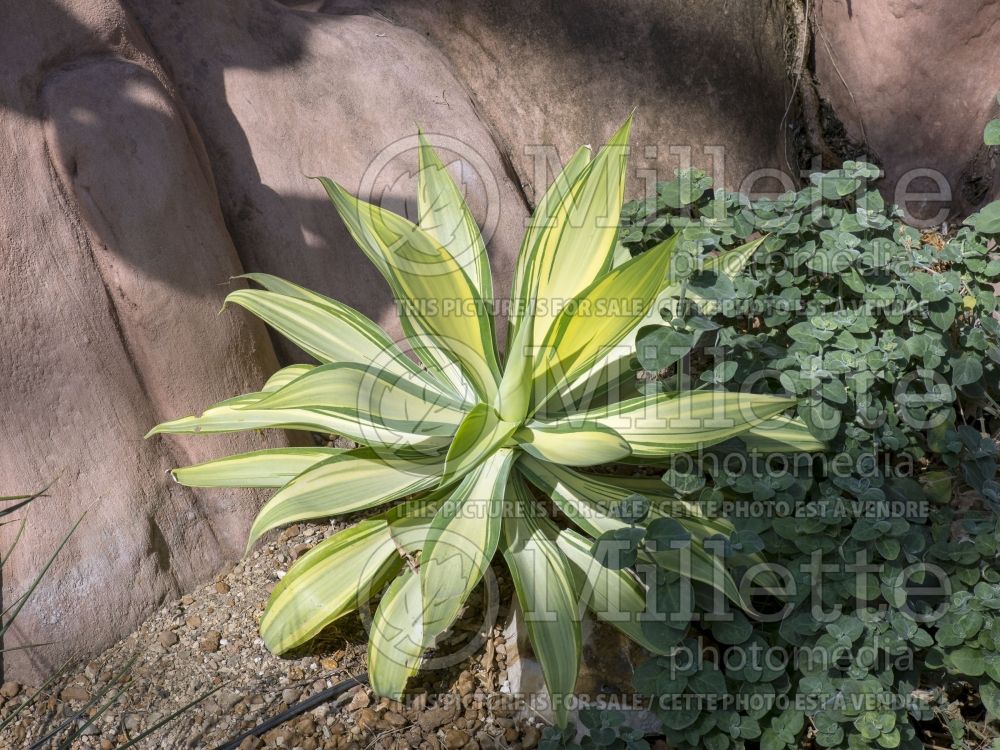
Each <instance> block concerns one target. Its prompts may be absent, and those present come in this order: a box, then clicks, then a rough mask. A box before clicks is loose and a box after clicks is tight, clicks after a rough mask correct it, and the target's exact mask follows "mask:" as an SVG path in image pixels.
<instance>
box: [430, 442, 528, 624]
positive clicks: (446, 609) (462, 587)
mask: <svg viewBox="0 0 1000 750" xmlns="http://www.w3.org/2000/svg"><path fill="white" fill-rule="evenodd" d="M513 461H514V453H513V451H511V450H510V449H508V448H501V449H500V450H498V451H496V452H495V453H494V454H493V455H492V456H490V457H489V458H488V459H487V460H486V461H484V462H483V463H482V464H480V465H479V466H478V467H477V468H476V469H475V470H473V471H472V472H470V473H469V474H468V475H467V476H466V477H465V479H463V480H462V483H461V484H460V485H459V486H458V487H457V488H456V489H455V491H454V492H453V493H452V494H451V496H450V497H449V498H448V499H447V500H445V501H444V503H443V504H442V505H441V508H440V510H438V512H437V515H435V516H434V520H433V521H432V523H431V530H430V536H429V537H428V540H427V544H426V546H425V547H424V551H423V553H422V554H421V560H420V587H421V596H422V597H423V603H424V611H423V618H424V620H423V628H424V640H425V642H426V643H431V642H432V641H433V640H434V639H436V638H437V637H438V636H439V635H441V634H442V633H443V632H444V631H446V630H447V629H448V628H450V627H451V625H452V623H453V622H454V621H455V619H456V618H457V617H458V613H459V612H460V611H461V609H462V606H463V605H464V604H465V600H466V599H467V598H468V596H469V594H470V593H471V592H472V590H473V589H474V588H475V587H476V585H477V584H478V583H479V581H480V579H481V578H482V577H483V573H484V572H485V571H486V568H487V567H489V564H490V560H491V559H492V558H493V553H494V552H495V551H496V548H497V542H498V541H499V539H500V525H501V517H502V514H503V489H504V487H505V486H506V484H507V476H508V474H509V473H510V467H511V465H512V464H513Z"/></svg>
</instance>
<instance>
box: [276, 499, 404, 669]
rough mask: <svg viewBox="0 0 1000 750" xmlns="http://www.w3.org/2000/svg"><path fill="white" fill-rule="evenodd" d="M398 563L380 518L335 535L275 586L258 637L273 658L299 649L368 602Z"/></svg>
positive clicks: (386, 525)
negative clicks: (333, 623) (261, 639)
mask: <svg viewBox="0 0 1000 750" xmlns="http://www.w3.org/2000/svg"><path fill="white" fill-rule="evenodd" d="M402 563H403V560H402V558H401V557H400V556H399V554H398V553H397V552H396V547H395V546H394V545H393V543H392V538H391V536H390V534H389V524H388V522H387V521H386V520H385V519H384V518H377V519H369V520H365V521H361V522H360V523H358V524H356V525H354V526H351V527H350V528H348V529H345V530H344V531H341V532H338V533H337V534H334V535H333V536H332V537H330V538H329V539H326V540H324V541H322V542H320V543H319V544H318V545H316V546H315V547H313V548H312V549H311V550H309V551H308V552H307V553H306V554H305V555H303V556H302V558H301V559H300V560H299V561H298V562H296V564H295V565H294V566H292V569H291V570H289V571H288V574H287V575H285V577H284V578H282V579H281V581H280V582H279V583H278V585H277V586H276V587H275V589H274V592H273V593H272V594H271V599H270V601H269V602H268V605H267V610H266V611H265V612H264V617H263V618H262V619H261V622H260V635H261V638H263V639H264V643H265V644H266V645H267V647H268V649H270V650H271V651H272V652H274V653H276V654H281V653H284V652H286V651H288V650H289V649H292V648H295V647H296V646H300V645H302V644H303V643H305V642H306V641H308V640H309V639H310V638H313V637H315V636H316V634H317V633H319V632H320V631H321V630H322V629H323V628H325V627H326V626H327V625H329V624H330V623H331V622H333V621H334V620H337V619H339V618H340V617H343V616H344V615H346V614H348V613H350V612H353V611H354V610H356V609H357V608H358V607H359V606H360V605H361V604H363V603H364V602H366V601H367V600H368V599H370V598H371V597H372V595H373V594H375V593H377V591H378V590H379V589H380V588H381V586H383V585H384V584H385V582H386V581H387V580H388V579H389V578H390V577H391V576H393V575H395V573H396V572H397V571H398V570H399V568H400V566H401V565H402Z"/></svg>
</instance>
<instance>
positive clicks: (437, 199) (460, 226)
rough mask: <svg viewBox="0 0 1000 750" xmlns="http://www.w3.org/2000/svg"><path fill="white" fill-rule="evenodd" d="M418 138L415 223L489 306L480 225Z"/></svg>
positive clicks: (429, 148)
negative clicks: (417, 218)
mask: <svg viewBox="0 0 1000 750" xmlns="http://www.w3.org/2000/svg"><path fill="white" fill-rule="evenodd" d="M419 137H420V152H419V159H420V172H419V173H418V175H417V213H418V215H419V216H420V220H419V221H418V222H417V224H418V225H419V226H420V228H421V229H423V230H424V231H425V232H427V234H429V235H430V236H431V237H433V238H434V239H436V240H437V241H438V244H440V245H441V247H443V248H444V249H445V250H447V251H448V252H449V253H451V256H452V257H453V258H454V259H455V260H456V261H458V265H459V266H461V267H462V269H463V270H464V271H465V273H466V274H468V276H469V279H470V280H471V281H472V283H473V285H474V286H475V288H476V291H477V292H478V293H479V296H480V298H481V299H482V300H483V301H484V302H486V303H492V302H493V276H492V274H491V272H490V261H489V256H488V255H487V254H486V244H485V243H484V242H483V237H482V235H481V234H480V232H479V226H478V225H477V224H476V220H475V219H474V218H473V217H472V214H471V213H470V212H469V207H468V206H467V205H466V203H465V199H464V198H463V197H462V193H461V192H460V191H459V189H458V186H457V185H456V184H455V181H454V180H452V178H451V175H449V174H448V170H447V169H445V166H444V164H443V163H442V162H441V159H440V158H439V157H438V155H437V153H436V152H435V151H434V148H433V147H432V146H431V144H430V143H428V142H427V139H426V138H424V134H423V133H421V134H420V136H419ZM490 322H491V323H492V320H491V321H490Z"/></svg>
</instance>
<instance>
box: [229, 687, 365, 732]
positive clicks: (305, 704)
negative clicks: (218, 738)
mask: <svg viewBox="0 0 1000 750" xmlns="http://www.w3.org/2000/svg"><path fill="white" fill-rule="evenodd" d="M367 684H368V673H367V672H362V673H361V674H359V675H357V676H356V677H348V678H347V679H346V680H343V681H341V682H338V683H337V684H336V685H334V686H333V687H329V688H327V689H326V690H324V691H323V692H321V693H316V695H314V696H313V697H312V698H307V699H306V700H304V701H302V702H301V703H296V704H295V705H294V706H291V707H289V708H288V710H286V711H282V712H281V713H280V714H278V715H277V716H273V717H271V718H270V719H268V720H267V721H264V722H261V723H260V724H258V725H257V726H255V727H254V728H253V729H248V730H247V731H245V732H244V733H243V734H241V735H238V736H237V737H234V738H233V739H231V740H229V741H228V742H224V743H223V744H221V745H219V746H218V747H216V748H215V750H237V748H239V746H240V743H241V742H243V740H245V739H246V738H247V737H260V736H261V735H262V734H264V732H267V731H269V730H271V729H274V728H275V727H277V726H280V725H282V724H284V723H285V722H286V721H288V720H289V719H294V718H295V717H296V716H298V715H299V714H304V713H305V712H306V711H309V710H310V709H313V708H316V706H320V705H322V704H324V703H326V702H327V701H329V700H333V699H334V698H336V697H337V696H338V695H341V694H343V693H346V692H347V691H348V690H350V689H351V688H352V687H354V686H355V685H367Z"/></svg>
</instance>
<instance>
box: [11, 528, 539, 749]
mask: <svg viewBox="0 0 1000 750" xmlns="http://www.w3.org/2000/svg"><path fill="white" fill-rule="evenodd" d="M340 528H343V524H340V525H332V524H330V525H314V524H301V525H297V526H293V527H290V528H288V529H285V530H284V531H283V532H282V533H281V534H280V536H278V538H277V539H276V540H275V541H273V542H271V543H268V544H262V545H259V546H258V549H257V550H256V551H254V552H253V553H252V554H251V555H249V556H248V557H247V558H246V559H244V560H243V561H241V562H240V563H238V564H236V565H234V566H232V567H231V568H230V569H229V570H227V571H225V572H224V574H223V575H220V576H219V577H218V578H217V579H216V580H215V581H214V582H212V583H210V584H209V585H207V586H203V587H202V588H200V589H198V590H197V591H195V592H193V593H192V594H189V595H187V596H184V597H182V598H181V599H179V600H177V601H174V602H170V603H169V604H166V605H164V606H163V607H162V608H161V609H159V610H158V611H157V612H156V613H155V614H153V616H152V617H150V618H149V619H148V620H147V621H146V622H145V623H143V625H142V626H141V627H140V628H139V629H138V630H136V631H135V632H134V633H132V634H131V635H129V636H128V637H127V638H125V639H123V640H122V641H120V642H119V643H117V644H116V645H114V646H113V647H111V648H110V649H108V650H107V651H106V652H104V653H103V654H101V655H100V656H99V657H98V658H96V659H94V660H92V661H90V662H88V663H86V664H80V665H76V666H75V667H73V668H71V669H70V670H68V671H67V672H66V673H65V674H64V675H63V677H62V678H60V679H59V680H58V681H57V682H56V683H55V684H54V685H53V686H51V687H50V688H49V689H47V690H45V691H44V692H43V693H42V694H41V696H40V697H39V699H38V700H36V701H35V703H34V704H33V705H31V706H30V707H29V708H28V709H27V710H26V711H24V712H22V714H21V715H20V716H19V717H18V719H17V720H16V721H15V722H13V723H12V724H10V725H8V726H7V727H6V728H5V729H3V730H2V731H0V748H3V749H4V750H6V749H7V748H10V749H11V750H13V749H14V748H17V750H21V749H22V748H26V747H29V746H30V745H31V744H32V743H33V742H36V741H37V740H38V739H40V738H42V737H44V735H45V734H46V733H47V732H48V731H49V729H51V728H52V727H54V726H56V725H58V724H59V723H60V722H62V721H65V719H66V718H69V717H72V716H74V715H75V714H76V713H77V712H79V711H80V710H81V709H85V710H84V714H83V715H84V716H85V717H88V716H93V715H94V714H97V713H98V710H99V708H100V707H102V706H104V705H105V704H110V705H108V706H107V708H106V709H105V710H104V711H103V712H102V713H99V715H97V716H96V718H94V719H93V721H92V722H91V723H90V724H89V726H86V728H85V729H84V730H83V732H84V733H83V735H82V736H81V737H79V738H78V739H77V740H76V741H74V742H73V744H72V747H73V748H99V749H100V750H112V748H116V747H119V746H121V745H122V744H125V743H127V742H129V741H130V740H131V739H132V738H135V737H137V736H139V735H140V734H142V733H143V732H144V731H146V730H147V729H148V728H150V727H152V726H154V725H155V724H156V723H157V722H159V721H160V720H162V719H163V718H165V717H167V716H169V715H170V714H171V713H172V712H174V711H176V710H177V709H179V708H181V707H182V706H184V705H186V704H188V703H189V702H191V701H193V700H195V699H196V698H198V697H199V696H202V695H204V694H205V693H206V692H207V691H209V690H212V689H213V688H218V690H217V691H216V692H214V693H213V694H212V695H211V696H209V697H208V698H206V699H204V700H203V701H201V702H200V703H198V704H197V705H196V706H195V707H193V708H191V709H189V710H188V711H186V712H185V713H184V714H183V715H181V716H180V717H179V718H176V719H175V720H173V721H171V722H170V723H169V724H168V725H166V726H164V727H163V728H161V729H159V730H158V731H157V732H156V733H155V734H153V735H150V736H148V737H147V738H145V739H144V740H142V741H140V742H139V744H138V747H140V748H156V749H157V750H161V749H167V748H198V749H199V750H201V749H203V748H205V749H209V750H211V748H214V747H216V746H217V745H219V744H221V743H223V742H225V741H227V740H229V739H231V738H233V737H235V736H237V735H239V734H240V733H242V732H243V731H245V730H247V729H249V728H251V727H253V726H255V725H257V724H258V723H260V722H262V721H265V720H266V719H268V718H270V717H272V716H275V715H277V714H279V713H280V712H282V711H284V710H286V709H287V708H288V707H289V706H290V705H293V704H295V703H297V702H299V701H302V700H305V699H307V698H309V697H310V696H312V695H315V694H316V693H319V692H321V691H323V690H325V689H327V688H328V687H331V686H332V685H334V684H337V683H339V682H341V681H342V680H345V679H348V678H350V677H352V676H355V675H359V674H361V673H363V672H364V671H365V669H366V666H365V654H366V648H367V641H366V633H365V630H364V627H363V626H362V624H361V621H360V619H359V618H345V622H343V623H342V624H339V623H338V624H337V625H335V626H334V627H333V628H331V629H328V631H326V632H324V633H323V634H321V636H320V637H319V638H318V639H317V640H316V641H315V642H314V643H313V644H311V645H310V647H309V648H308V649H306V650H305V651H306V653H303V654H295V655H293V658H278V657H275V656H273V655H272V654H271V653H269V652H268V651H267V649H266V648H265V647H264V644H263V641H261V639H260V637H259V635H258V633H257V623H258V621H259V619H260V616H261V614H262V613H263V610H264V606H265V604H266V602H267V598H268V595H269V593H270V591H271V589H272V588H273V587H274V585H275V583H277V581H278V580H279V579H280V577H281V576H282V575H284V572H285V571H287V570H288V567H289V566H290V564H291V563H292V562H293V561H294V559H295V558H297V557H298V556H300V555H301V554H302V553H304V552H305V551H306V550H308V549H309V548H310V547H311V546H312V545H314V544H316V543H317V542H319V541H321V540H322V539H323V538H325V537H327V536H329V535H330V534H332V533H333V532H335V531H337V530H339V529H340ZM500 592H501V597H500V601H501V602H504V603H506V602H509V601H510V592H509V583H507V582H504V581H501V582H500ZM474 597H475V595H474ZM468 609H469V610H471V611H469V612H467V613H466V615H465V616H463V619H462V620H460V621H459V622H458V623H457V624H456V626H455V628H454V629H453V634H452V635H451V636H450V637H448V638H447V639H446V641H445V643H444V645H443V646H442V649H444V648H445V647H454V648H456V649H460V651H459V652H460V653H465V654H466V656H465V657H464V658H461V659H458V660H456V659H452V660H450V661H453V662H456V663H454V664H452V665H451V666H449V667H447V668H442V669H437V670H429V671H427V672H422V673H421V674H419V675H418V676H417V677H416V678H415V679H414V680H413V681H411V689H412V695H411V696H409V697H408V698H407V700H406V701H405V702H402V703H399V702H395V701H388V700H385V699H381V698H378V697H376V696H374V695H373V694H372V693H371V691H370V690H368V689H367V688H366V687H364V686H361V685H358V686H355V687H354V688H352V689H351V690H349V691H348V692H346V693H344V694H343V695H341V696H340V697H339V698H338V699H335V700H334V701H331V702H329V703H326V704H324V705H321V706H319V707H317V708H314V709H313V710H311V711H309V712H307V713H305V714H303V715H301V716H299V717H297V718H295V719H292V720H290V721H288V722H287V723H285V724H283V725H281V726H279V727H277V728H275V729H272V730H271V731H269V732H267V733H266V734H265V735H264V736H263V737H262V738H259V739H258V738H247V739H246V740H245V741H244V742H243V744H242V745H241V748H243V750H246V749H247V748H263V747H268V748H274V747H277V748H286V749H288V750H296V749H298V750H319V749H320V748H322V749H323V750H390V749H392V750H404V749H407V748H412V749H413V750H441V748H447V750H458V749H459V748H464V750H493V749H494V748H504V749H509V750H531V749H532V748H533V747H534V746H535V745H536V743H537V742H538V739H539V734H540V732H539V728H538V727H537V726H535V725H533V724H530V723H526V722H521V721H515V719H514V716H515V714H516V707H515V706H514V703H513V701H512V700H511V698H510V696H509V695H506V694H505V693H504V692H502V691H503V690H504V689H505V688H506V687H507V685H506V643H505V641H504V637H503V635H502V623H503V622H504V618H505V616H506V612H505V610H504V608H503V607H502V606H501V610H500V617H499V619H498V623H497V624H494V625H492V626H489V627H482V626H479V625H477V624H476V622H477V620H481V619H482V617H481V612H480V610H482V605H480V604H476V603H473V604H471V605H470V607H469V608H468ZM119 690H123V692H122V693H121V695H120V696H118V697H117V699H115V700H113V699H114V698H115V696H116V693H117V692H118V691H119ZM102 691H105V692H104V693H103V696H102V697H100V698H99V699H98V700H97V701H96V702H94V704H93V706H91V707H89V708H87V704H88V702H89V701H91V700H92V699H94V698H95V697H97V696H101V693H102ZM33 693H34V690H33V689H32V688H30V687H28V686H22V685H18V684H16V683H12V682H8V683H5V684H3V685H2V686H0V720H2V719H3V718H5V717H7V716H9V715H10V713H11V712H12V710H13V708H14V707H16V706H17V705H19V704H20V703H22V702H23V701H24V700H25V699H26V698H27V697H28V696H30V695H32V694H33ZM84 722H85V719H84V718H78V719H75V720H74V721H73V722H71V723H72V724H73V728H74V729H76V728H79V727H80V726H81V725H83V724H84ZM68 735H69V732H68V731H66V732H63V733H62V734H61V735H59V741H51V742H48V743H46V745H45V747H52V748H57V747H59V746H60V742H61V741H62V740H64V739H65V738H66V737H68Z"/></svg>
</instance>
